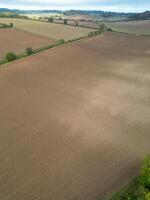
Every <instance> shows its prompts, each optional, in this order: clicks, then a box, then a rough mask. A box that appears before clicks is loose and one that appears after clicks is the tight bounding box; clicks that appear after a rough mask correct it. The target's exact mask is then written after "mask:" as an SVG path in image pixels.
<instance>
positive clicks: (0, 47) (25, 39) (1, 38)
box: [0, 28, 55, 59]
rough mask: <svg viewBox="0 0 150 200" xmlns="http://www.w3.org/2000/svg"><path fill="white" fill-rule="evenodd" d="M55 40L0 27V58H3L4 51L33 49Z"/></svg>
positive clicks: (19, 51)
mask: <svg viewBox="0 0 150 200" xmlns="http://www.w3.org/2000/svg"><path fill="white" fill-rule="evenodd" d="M54 43H55V40H52V39H49V38H46V37H42V36H38V35H35V34H32V33H27V32H25V31H21V30H18V29H14V28H9V29H8V28H5V29H2V28H1V29H0V59H2V58H4V56H5V55H6V53H8V52H14V53H17V54H19V53H23V52H24V51H25V49H26V48H27V47H32V48H33V49H36V48H39V47H43V46H46V45H50V44H54Z"/></svg>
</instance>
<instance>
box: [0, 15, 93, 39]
mask: <svg viewBox="0 0 150 200" xmlns="http://www.w3.org/2000/svg"><path fill="white" fill-rule="evenodd" d="M0 22H1V23H7V24H9V23H10V22H12V23H13V24H14V26H15V27H16V28H18V29H21V30H24V31H27V32H31V33H34V34H37V35H41V36H45V37H48V38H51V39H65V40H70V39H75V38H79V37H82V36H86V35H88V33H89V32H91V31H93V29H90V28H82V27H73V26H66V25H62V24H54V23H47V22H39V21H32V20H24V19H9V18H0Z"/></svg>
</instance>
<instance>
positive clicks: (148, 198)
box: [145, 192, 150, 200]
mask: <svg viewBox="0 0 150 200" xmlns="http://www.w3.org/2000/svg"><path fill="white" fill-rule="evenodd" d="M145 200H150V192H148V193H147V194H146V197H145Z"/></svg>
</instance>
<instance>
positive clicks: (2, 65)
mask: <svg viewBox="0 0 150 200" xmlns="http://www.w3.org/2000/svg"><path fill="white" fill-rule="evenodd" d="M103 34H104V32H103V33H101V34H100V35H94V36H84V37H82V38H76V39H73V40H68V41H66V42H64V43H63V44H62V43H55V44H52V45H47V46H43V47H41V48H38V49H35V50H34V52H33V53H32V54H30V55H28V54H26V53H25V52H24V53H22V54H19V55H17V59H15V60H12V61H7V60H6V59H4V60H0V69H2V68H5V67H6V66H7V65H9V64H11V63H16V62H19V61H22V60H23V59H26V58H28V57H32V56H36V55H37V54H40V53H42V52H46V51H50V50H53V49H56V48H61V47H64V46H70V45H73V44H74V43H79V42H81V41H85V40H91V39H93V38H97V37H101V36H102V35H103Z"/></svg>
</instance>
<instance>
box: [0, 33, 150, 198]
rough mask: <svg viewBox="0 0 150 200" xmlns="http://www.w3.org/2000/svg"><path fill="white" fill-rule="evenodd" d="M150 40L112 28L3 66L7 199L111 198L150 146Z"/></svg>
mask: <svg viewBox="0 0 150 200" xmlns="http://www.w3.org/2000/svg"><path fill="white" fill-rule="evenodd" d="M149 56H150V40H149V38H148V37H144V36H137V37H135V36H129V35H125V34H117V33H105V34H103V35H101V36H100V37H97V38H91V39H90V40H85V41H80V42H76V43H74V44H70V45H67V46H61V47H59V48H55V49H52V50H48V51H45V52H42V53H40V54H38V55H34V56H31V57H28V58H26V59H23V60H20V61H17V62H14V63H11V64H9V65H8V67H7V68H3V69H0V161H1V162H0V199H3V200H20V199H21V200H33V199H36V200H43V199H45V200H49V199H52V200H85V199H86V200H96V199H99V200H105V199H109V197H110V196H111V195H112V193H113V192H115V191H117V190H118V189H119V188H120V187H121V186H123V185H124V184H126V183H128V182H129V181H130V180H131V179H132V178H133V177H134V176H136V175H137V174H138V170H139V166H140V162H141V160H142V159H143V156H144V155H145V154H146V153H149V152H150V134H149V133H150V110H149V106H150V103H149V97H150V92H149V91H150V68H149V65H150V58H149Z"/></svg>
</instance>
